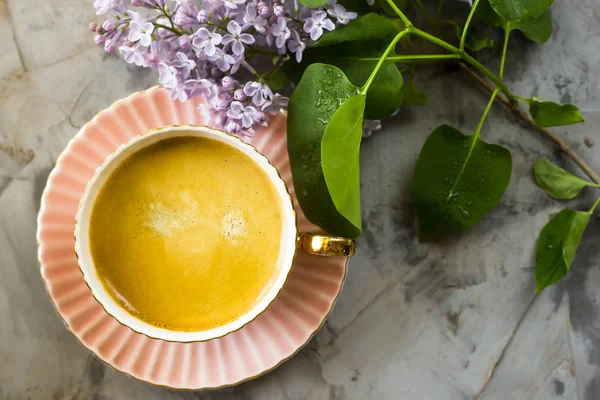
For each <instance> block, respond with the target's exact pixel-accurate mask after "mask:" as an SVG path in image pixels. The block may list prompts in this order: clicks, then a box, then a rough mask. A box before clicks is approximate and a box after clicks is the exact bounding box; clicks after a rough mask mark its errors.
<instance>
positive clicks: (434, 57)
mask: <svg viewBox="0 0 600 400" xmlns="http://www.w3.org/2000/svg"><path fill="white" fill-rule="evenodd" d="M460 58H461V57H460V56H459V55H458V54H422V55H412V56H390V57H388V58H386V61H394V62H395V63H399V64H401V63H413V62H419V61H439V60H452V59H460Z"/></svg>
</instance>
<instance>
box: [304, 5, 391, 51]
mask: <svg viewBox="0 0 600 400" xmlns="http://www.w3.org/2000/svg"><path fill="white" fill-rule="evenodd" d="M401 29H402V27H400V26H398V25H397V24H396V23H395V22H394V20H392V19H390V18H386V17H384V16H382V15H379V14H376V13H369V14H367V15H364V16H362V17H359V18H357V19H355V20H354V21H351V22H350V23H348V24H347V25H344V26H341V27H339V28H337V29H335V30H333V31H330V32H326V33H325V34H324V35H323V36H322V37H321V39H319V41H318V42H317V43H315V45H314V46H313V47H323V46H331V45H334V44H340V43H344V42H357V41H369V40H384V41H386V42H387V43H386V45H387V44H389V42H390V41H391V40H392V39H393V38H394V36H396V35H397V34H398V32H400V30H401ZM313 47H311V48H313ZM307 51H308V50H307Z"/></svg>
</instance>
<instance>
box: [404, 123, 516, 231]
mask: <svg viewBox="0 0 600 400" xmlns="http://www.w3.org/2000/svg"><path fill="white" fill-rule="evenodd" d="M511 171H512V158H511V155H510V151H509V150H508V149H506V148H504V147H502V146H499V145H495V144H489V143H486V142H484V141H482V140H481V139H480V138H478V137H476V136H474V135H465V134H464V133H462V132H460V131H458V130H457V129H455V128H453V127H451V126H448V125H442V126H440V127H438V128H437V129H436V130H434V131H433V132H432V133H431V135H429V137H428V138H427V141H426V142H425V144H424V145H423V149H422V150H421V153H420V154H419V158H418V159H417V164H416V166H415V173H414V177H413V183H412V199H413V202H414V205H415V208H416V211H417V218H418V233H419V239H420V240H421V241H428V240H432V239H435V238H438V237H441V236H445V235H448V234H451V233H456V232H462V231H465V230H467V229H468V228H469V227H471V226H472V225H473V224H474V223H476V222H477V221H479V220H480V219H481V218H482V217H483V216H485V215H486V214H487V213H489V212H490V211H491V210H492V209H493V208H494V207H495V206H496V204H498V202H499V201H500V199H501V198H502V195H503V194H504V192H505V190H506V188H507V186H508V182H509V181H510V175H511Z"/></svg>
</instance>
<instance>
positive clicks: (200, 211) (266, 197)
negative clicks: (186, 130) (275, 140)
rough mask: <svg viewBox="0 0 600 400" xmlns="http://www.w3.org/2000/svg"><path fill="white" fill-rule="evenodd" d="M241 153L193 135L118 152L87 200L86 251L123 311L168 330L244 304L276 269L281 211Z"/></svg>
mask: <svg viewBox="0 0 600 400" xmlns="http://www.w3.org/2000/svg"><path fill="white" fill-rule="evenodd" d="M280 202H281V200H280V198H279V196H278V194H277V192H276V190H275V188H274V187H273V185H272V183H271V181H270V180H269V177H268V176H267V174H266V173H265V172H264V171H263V170H262V169H261V167H259V166H258V165H257V164H256V163H255V162H254V161H252V160H251V159H250V158H249V157H248V156H246V155H245V154H243V153H241V152H240V151H238V150H236V149H234V148H233V147H231V146H229V145H227V144H224V143H222V142H219V141H216V140H213V139H207V138H199V137H176V138H171V139H165V140H162V141H159V142H157V143H155V144H152V145H150V146H148V147H145V148H143V149H141V150H139V151H137V152H135V153H134V154H132V155H131V156H129V158H127V159H126V160H125V161H124V162H123V163H122V164H121V165H119V166H118V167H117V169H116V170H115V171H114V172H113V173H112V174H111V175H110V177H109V178H108V180H107V181H106V183H105V184H104V186H103V187H102V189H101V191H100V193H99V194H98V197H97V199H96V201H95V203H94V206H93V210H92V215H91V221H90V230H89V239H90V248H91V254H92V259H93V261H94V266H95V268H96V270H97V272H98V275H99V277H100V280H101V281H102V283H103V285H104V286H105V288H106V290H107V291H108V292H109V293H110V295H111V296H112V297H113V298H114V299H115V300H116V301H117V302H118V303H119V304H121V306H122V307H124V308H125V309H126V310H127V311H128V312H129V313H130V314H132V315H134V316H135V317H137V318H139V319H142V320H144V321H146V322H148V323H150V324H152V325H155V326H158V327H162V328H167V329H170V330H177V331H201V330H207V329H211V328H216V327H220V326H223V325H225V324H227V323H229V322H231V321H234V320H236V319H238V318H239V317H240V316H242V315H244V314H246V313H247V312H248V311H249V310H250V309H252V307H253V306H254V305H255V304H257V303H258V302H259V301H260V300H261V298H262V297H263V295H264V294H265V293H266V292H267V291H268V290H269V288H270V286H271V283H272V281H273V280H274V279H275V276H276V275H277V272H278V258H279V255H280V246H281V237H282V234H283V230H284V228H283V223H284V219H283V211H282V206H281V204H280Z"/></svg>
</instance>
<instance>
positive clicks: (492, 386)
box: [0, 0, 600, 400]
mask: <svg viewBox="0 0 600 400" xmlns="http://www.w3.org/2000/svg"><path fill="white" fill-rule="evenodd" d="M552 12H553V18H554V32H555V34H554V36H553V37H552V38H551V39H550V41H549V42H548V43H547V44H546V45H544V46H539V45H535V44H532V43H529V42H526V41H525V40H524V39H523V37H522V36H521V35H520V34H519V33H516V34H514V37H513V38H511V44H510V46H509V56H508V62H507V67H506V78H507V82H508V84H509V85H510V86H511V87H512V88H514V89H515V91H516V92H518V93H520V94H522V95H524V96H530V95H535V96H537V97H540V98H544V99H550V100H554V101H560V102H572V103H574V104H577V105H578V106H579V107H580V109H581V110H582V112H583V114H584V117H585V119H586V121H587V123H586V124H583V125H577V126H572V127H565V128H557V129H556V130H555V131H556V132H557V133H558V134H559V135H560V136H561V137H563V138H564V139H566V140H568V141H569V142H570V144H571V146H573V148H574V149H576V150H577V151H578V152H579V153H580V154H581V156H582V157H584V158H585V159H586V160H587V161H588V162H589V163H590V165H591V166H592V167H593V168H594V169H595V170H596V171H599V170H600V155H599V154H598V151H597V149H598V146H600V130H599V129H598V124H599V123H600V96H599V95H598V93H599V92H598V80H597V77H598V76H599V74H600V59H599V58H598V52H597V47H598V45H599V44H600V29H598V26H600V25H599V24H598V21H599V17H598V15H600V5H599V3H598V2H597V1H596V0H582V1H565V2H558V1H557V2H555V4H554V5H553V7H552ZM94 18H95V15H94V10H93V8H92V6H91V1H70V0H55V1H52V2H49V1H46V0H31V1H28V2H24V1H22V0H0V399H1V400H26V399H32V400H37V399H43V400H47V399H53V400H80V399H81V400H82V399H93V400H112V399H119V400H120V399H144V400H147V399H185V400H192V399H203V400H208V399H210V400H234V399H235V400H255V399H256V400H279V399H282V400H326V399H330V400H333V399H337V400H348V399H352V400H371V399H373V400H375V399H383V400H388V399H389V400H397V399H400V400H404V399H410V400H417V399H418V400H420V399H424V400H429V399H432V400H433V399H435V400H438V399H444V400H455V399H456V400H462V399H478V400H496V399H498V400H500V399H502V400H505V399H511V400H512V399H533V400H558V399H569V400H575V399H578V400H596V399H598V398H600V350H599V349H600V250H599V249H598V238H599V237H600V218H593V219H592V221H591V223H590V227H589V230H588V232H587V234H586V238H585V240H584V242H583V243H582V245H581V248H580V251H579V254H578V257H577V258H576V260H575V263H574V265H573V266H572V269H571V273H570V274H569V276H568V277H567V278H566V279H565V280H563V282H561V283H560V284H559V285H557V286H556V287H554V288H551V289H549V290H545V291H544V292H542V293H540V294H537V295H536V294H535V291H534V286H535V285H534V275H533V266H534V247H535V241H536V237H537V233H538V232H539V230H540V229H541V227H542V226H543V225H544V224H545V223H546V222H547V221H548V219H549V218H550V216H551V215H552V214H553V213H555V212H557V211H558V210H559V209H561V208H562V207H564V206H565V204H564V203H562V202H558V201H555V200H552V199H549V198H547V197H546V196H545V195H544V193H543V192H542V191H541V190H540V189H538V188H537V187H536V186H535V185H534V182H533V179H532V176H531V168H532V165H533V162H534V160H535V159H536V158H537V157H539V156H541V155H543V156H547V157H549V158H551V159H552V160H554V161H557V162H559V163H560V164H561V165H563V166H565V167H566V168H567V169H570V170H571V171H575V168H574V166H573V164H572V162H571V161H570V160H568V159H567V158H565V157H564V156H563V155H561V154H559V153H557V152H556V151H555V149H554V147H553V146H552V144H551V143H550V141H549V140H547V139H546V138H544V137H542V136H541V135H540V134H538V133H537V132H534V131H532V130H530V129H529V128H527V127H525V126H523V125H522V124H521V123H520V122H519V121H517V120H515V118H513V117H512V116H510V115H509V114H508V113H507V112H506V111H505V110H504V109H503V108H501V107H500V106H494V107H493V108H492V111H491V114H490V118H489V120H488V121H487V122H486V124H485V126H484V129H483V131H482V136H483V137H484V138H485V139H486V140H487V141H490V142H496V143H500V144H502V145H504V146H506V147H509V148H510V149H511V151H512V154H513V159H514V167H513V175H512V179H511V183H510V186H509V188H508V191H507V193H506V195H505V196H504V198H503V200H502V202H501V204H500V205H499V206H498V207H497V208H496V209H495V210H494V211H493V212H492V213H491V214H490V215H489V216H488V217H487V218H485V219H484V220H483V221H481V222H480V223H479V224H477V225H476V226H475V227H474V228H473V229H471V230H470V231H468V232H466V233H464V234H462V235H459V236H456V237H452V238H447V239H444V240H441V241H438V242H436V243H428V244H420V243H418V241H417V239H416V238H415V235H414V231H413V227H412V223H413V222H412V218H413V211H412V209H411V204H410V196H409V185H410V177H411V175H412V169H413V166H414V163H415V160H416V157H417V155H418V152H419V150H420V148H421V146H422V144H423V141H424V140H425V137H426V135H427V134H428V132H430V131H431V130H432V129H434V128H435V127H436V126H438V125H440V124H442V123H450V124H453V125H455V126H456V127H457V128H459V129H461V130H463V131H466V132H469V131H473V129H474V128H475V126H476V125H477V122H478V119H479V115H480V113H481V111H482V110H483V107H484V105H485V101H486V97H485V95H484V94H483V93H482V92H481V91H480V90H479V89H478V88H477V87H475V86H474V84H473V83H472V82H471V81H469V79H468V78H467V77H465V76H463V75H462V74H461V72H458V71H448V70H446V69H444V68H442V67H432V68H427V69H424V70H423V71H421V72H420V73H419V75H418V80H419V83H420V86H421V87H422V88H424V89H425V90H427V91H428V92H429V94H430V98H431V105H430V106H429V107H425V108H411V109H403V111H402V112H401V113H400V115H398V116H396V117H395V118H392V119H388V120H387V121H386V123H385V127H384V129H383V130H382V131H381V132H378V133H377V134H374V135H373V137H372V138H371V139H369V140H368V141H366V142H365V143H364V145H363V148H362V152H361V163H362V172H361V174H362V176H361V177H362V186H363V188H362V189H363V191H362V193H363V200H362V202H363V218H364V224H363V225H364V227H365V230H364V235H363V236H362V237H361V238H360V239H359V241H358V251H357V254H356V256H355V257H354V258H353V260H352V261H351V263H350V270H349V273H348V279H347V282H346V285H345V287H344V289H343V292H342V295H341V297H340V299H339V301H338V303H337V305H336V307H335V309H334V312H333V314H332V315H331V317H330V318H329V320H328V321H327V323H326V324H325V326H324V328H323V329H322V330H321V331H320V332H319V333H318V334H317V336H316V337H315V338H314V339H313V340H312V341H311V342H310V344H309V345H308V346H307V347H306V348H305V349H304V350H302V351H301V352H300V353H299V354H298V355H297V356H296V357H294V358H293V359H292V360H290V361H288V362H286V363H285V364H283V365H282V366H281V367H280V368H278V369H277V370H275V371H273V372H271V373H269V374H267V375H265V376H263V377H261V378H259V379H257V380H254V381H251V382H248V383H245V384H242V385H240V386H237V387H234V388H228V389H222V390H219V391H213V392H175V391H169V390H166V389H161V388H157V387H153V386H150V385H147V384H144V383H141V382H137V381H134V380H132V379H130V378H128V377H126V376H124V375H122V374H120V373H118V372H116V371H113V370H112V369H110V368H108V367H106V366H105V365H104V364H103V363H101V362H100V361H98V360H97V359H96V358H95V357H94V356H92V355H90V354H89V353H88V352H86V351H85V350H84V349H83V348H82V347H81V346H80V345H79V344H78V343H77V341H76V340H75V339H74V338H73V337H72V336H71V335H70V333H69V332H68V331H67V330H66V329H65V328H64V326H63V324H62V322H61V321H60V319H59V318H58V317H57V315H56V314H55V313H54V311H53V308H52V306H51V304H50V302H49V300H48V297H47V295H46V293H45V291H44V288H43V286H42V282H41V280H40V276H39V270H38V264H37V260H36V242H35V229H36V214H37V211H38V208H39V199H40V195H41V192H42V190H43V187H44V185H45V181H46V178H47V176H48V174H49V172H50V170H51V168H52V166H53V165H54V163H55V161H56V158H57V157H58V155H59V154H60V152H61V151H62V149H63V148H64V146H65V145H66V143H67V142H68V141H69V139H70V138H71V137H72V136H73V135H74V134H75V133H76V132H77V130H78V129H79V127H81V126H82V125H83V124H84V123H85V122H86V121H88V120H89V119H90V118H92V117H93V115H94V114H95V113H97V112H98V111H99V110H101V109H103V108H105V107H106V106H108V105H109V104H111V103H112V102H113V101H114V100H116V99H118V98H121V97H124V96H125V95H127V94H129V93H131V92H133V91H136V90H141V89H144V88H147V87H150V86H153V85H154V84H155V82H156V76H155V74H154V73H153V72H151V71H148V70H143V69H139V68H135V67H131V66H128V65H126V64H125V63H124V62H122V61H121V60H119V59H118V58H117V57H115V56H107V55H105V54H103V52H102V51H101V49H98V48H96V47H95V45H94V42H93V38H92V35H91V34H89V32H88V31H87V24H88V22H89V21H91V20H93V19H94ZM491 34H492V35H495V39H498V42H500V38H499V37H498V32H492V33H491ZM498 56H499V54H498V51H497V50H494V51H492V52H489V53H485V54H483V55H482V57H483V59H484V60H485V61H486V62H487V63H489V64H490V65H491V66H497V64H498V59H499V57H498ZM593 196H594V193H592V191H591V190H588V191H586V192H585V195H584V196H582V197H581V198H579V199H577V200H574V201H572V202H570V203H569V206H571V207H574V208H578V207H580V208H582V209H583V208H586V209H587V207H589V205H590V204H591V202H592V201H593Z"/></svg>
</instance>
